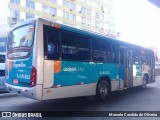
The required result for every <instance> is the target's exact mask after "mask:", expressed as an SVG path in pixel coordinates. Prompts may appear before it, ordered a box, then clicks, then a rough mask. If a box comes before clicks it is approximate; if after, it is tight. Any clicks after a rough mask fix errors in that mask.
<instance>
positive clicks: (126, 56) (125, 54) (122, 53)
mask: <svg viewBox="0 0 160 120" xmlns="http://www.w3.org/2000/svg"><path fill="white" fill-rule="evenodd" d="M118 59H119V78H120V83H119V86H120V87H119V88H120V89H123V88H128V87H132V86H133V65H132V51H131V50H127V48H126V47H123V48H120V49H119V58H118Z"/></svg>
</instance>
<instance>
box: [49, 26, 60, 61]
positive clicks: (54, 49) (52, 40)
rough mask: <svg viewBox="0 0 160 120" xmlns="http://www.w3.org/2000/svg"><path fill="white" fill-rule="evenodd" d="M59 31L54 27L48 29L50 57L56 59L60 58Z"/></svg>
mask: <svg viewBox="0 0 160 120" xmlns="http://www.w3.org/2000/svg"><path fill="white" fill-rule="evenodd" d="M58 46H59V42H58V32H57V31H56V30H54V29H49V30H48V59H49V60H55V59H58V58H59V52H58Z"/></svg>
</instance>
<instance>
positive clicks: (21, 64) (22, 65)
mask: <svg viewBox="0 0 160 120" xmlns="http://www.w3.org/2000/svg"><path fill="white" fill-rule="evenodd" d="M13 66H14V67H15V68H19V67H26V64H24V63H23V62H21V63H20V64H16V63H14V64H13Z"/></svg>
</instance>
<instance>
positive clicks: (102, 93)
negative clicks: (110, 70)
mask: <svg viewBox="0 0 160 120" xmlns="http://www.w3.org/2000/svg"><path fill="white" fill-rule="evenodd" d="M109 93H110V85H109V83H108V82H107V81H106V80H101V81H100V82H99V83H98V85H97V89H96V99H97V100H101V101H104V100H106V99H107V97H108V95H109Z"/></svg>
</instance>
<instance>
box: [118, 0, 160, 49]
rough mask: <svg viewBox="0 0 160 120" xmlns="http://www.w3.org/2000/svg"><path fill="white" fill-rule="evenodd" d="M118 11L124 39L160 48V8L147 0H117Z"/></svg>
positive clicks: (119, 28)
mask: <svg viewBox="0 0 160 120" xmlns="http://www.w3.org/2000/svg"><path fill="white" fill-rule="evenodd" d="M116 11H117V12H116V31H120V32H121V33H122V36H123V40H125V41H128V42H131V43H135V44H139V45H143V46H146V47H151V46H153V47H156V48H160V9H158V8H157V7H155V6H154V5H153V4H151V3H150V2H148V1H147V0H116Z"/></svg>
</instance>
